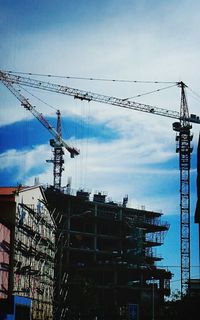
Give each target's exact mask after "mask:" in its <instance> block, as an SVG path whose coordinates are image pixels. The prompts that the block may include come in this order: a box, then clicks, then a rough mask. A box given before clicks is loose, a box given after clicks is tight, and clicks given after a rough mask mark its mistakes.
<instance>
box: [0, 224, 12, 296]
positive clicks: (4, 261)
mask: <svg viewBox="0 0 200 320" xmlns="http://www.w3.org/2000/svg"><path fill="white" fill-rule="evenodd" d="M10 233H11V231H10V229H9V228H7V227H6V226H5V225H4V224H3V223H0V299H6V298H8V290H9V264H10V236H11V235H10Z"/></svg>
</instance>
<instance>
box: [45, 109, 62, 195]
mask: <svg viewBox="0 0 200 320" xmlns="http://www.w3.org/2000/svg"><path fill="white" fill-rule="evenodd" d="M56 114H57V132H58V134H59V136H60V137H62V128H61V113H60V110H57V112H56ZM50 145H51V147H52V148H53V159H51V160H46V161H47V162H51V163H53V185H54V188H55V189H58V190H60V189H61V177H62V172H63V171H64V166H63V165H64V159H63V155H64V150H63V147H62V144H61V143H60V140H59V139H50Z"/></svg>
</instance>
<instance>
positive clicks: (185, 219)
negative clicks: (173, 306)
mask: <svg viewBox="0 0 200 320" xmlns="http://www.w3.org/2000/svg"><path fill="white" fill-rule="evenodd" d="M0 80H1V81H2V82H3V83H4V84H5V83H6V84H9V83H16V84H19V85H22V86H29V87H33V88H38V89H42V90H46V91H51V92H55V93H60V94H64V95H68V96H72V97H74V98H75V99H80V100H86V101H88V102H89V101H95V102H100V103H105V104H110V105H113V106H117V107H121V108H126V109H130V110H136V111H141V112H146V113H150V114H154V115H160V116H164V117H168V118H173V119H176V120H178V122H175V123H173V129H174V130H175V131H176V133H177V135H176V141H177V148H176V152H177V153H179V168H180V234H181V235H180V242H181V294H182V295H184V294H185V293H186V291H187V289H188V285H189V280H190V157H191V153H192V147H191V145H190V144H191V141H192V135H191V132H190V130H191V128H192V126H191V124H190V123H197V124H200V119H199V117H198V116H196V115H194V114H191V115H190V114H189V111H188V105H187V99H186V94H185V87H186V85H185V84H184V83H183V82H177V85H178V86H179V87H180V88H181V106H180V112H177V111H172V110H168V109H163V108H158V107H155V106H151V105H148V104H142V103H138V102H134V101H130V100H128V99H120V98H116V97H110V96H106V95H102V94H97V93H93V92H89V91H84V90H80V89H75V88H71V87H68V86H63V85H59V84H54V83H49V82H45V81H39V80H37V79H32V78H30V77H22V76H18V75H14V74H13V73H9V72H4V71H0Z"/></svg>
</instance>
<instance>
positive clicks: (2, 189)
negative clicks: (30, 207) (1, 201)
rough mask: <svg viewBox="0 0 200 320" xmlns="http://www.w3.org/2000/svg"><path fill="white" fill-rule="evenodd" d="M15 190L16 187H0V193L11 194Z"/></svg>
mask: <svg viewBox="0 0 200 320" xmlns="http://www.w3.org/2000/svg"><path fill="white" fill-rule="evenodd" d="M16 190H17V187H0V195H2V196H3V195H11V194H13V193H14V192H15V191H16Z"/></svg>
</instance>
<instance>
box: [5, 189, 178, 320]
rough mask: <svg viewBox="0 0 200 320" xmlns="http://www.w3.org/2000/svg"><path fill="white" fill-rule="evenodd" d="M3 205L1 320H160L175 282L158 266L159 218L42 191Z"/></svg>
mask: <svg viewBox="0 0 200 320" xmlns="http://www.w3.org/2000/svg"><path fill="white" fill-rule="evenodd" d="M0 201H1V211H0V218H1V220H0V226H1V230H2V232H1V238H0V240H1V243H0V245H1V250H0V263H1V268H0V278H1V283H0V284H1V288H0V315H1V317H0V318H1V319H6V320H7V319H21V318H20V316H21V315H23V320H26V319H37V320H39V319H42V320H44V319H54V320H57V319H70V320H71V319H150V318H152V315H154V316H155V319H156V318H157V319H158V316H159V315H160V312H161V308H162V304H163V302H164V296H165V295H169V293H170V279H171V276H172V275H171V273H170V272H169V271H167V270H165V269H161V268H158V267H156V262H157V261H160V260H161V257H160V256H158V255H156V253H155V250H154V248H155V247H156V246H160V245H161V244H162V243H163V240H164V234H165V233H166V232H167V230H168V228H169V226H168V224H166V223H163V222H161V213H158V212H151V211H146V210H145V209H144V208H143V209H141V210H138V209H131V208H127V207H126V204H127V198H124V200H123V203H122V204H117V203H114V202H111V201H110V202H109V201H107V199H106V196H105V195H103V194H102V193H96V194H94V195H93V197H92V196H91V194H90V193H89V192H85V191H83V190H79V191H77V192H76V193H73V192H72V191H71V190H66V192H60V191H58V190H56V189H55V188H53V187H51V188H47V189H43V188H42V187H41V186H34V187H29V188H0ZM134 315H135V316H134ZM95 317H96V318H95Z"/></svg>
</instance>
